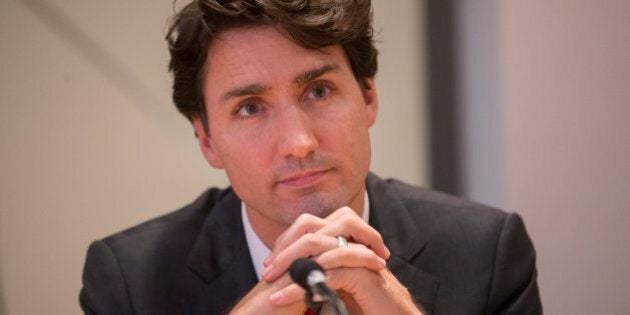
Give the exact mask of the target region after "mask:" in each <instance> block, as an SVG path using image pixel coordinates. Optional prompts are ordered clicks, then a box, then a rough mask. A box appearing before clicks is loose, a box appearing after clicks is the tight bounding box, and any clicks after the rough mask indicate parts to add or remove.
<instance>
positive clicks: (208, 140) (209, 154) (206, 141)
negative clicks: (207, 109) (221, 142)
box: [192, 117, 223, 169]
mask: <svg viewBox="0 0 630 315" xmlns="http://www.w3.org/2000/svg"><path fill="white" fill-rule="evenodd" d="M201 119H202V118H200V117H195V118H193V119H192V123H193V126H194V127H195V133H196V134H197V140H198V141H199V148H201V153H202V154H203V156H204V157H205V158H206V161H208V163H210V166H212V167H214V168H218V169H222V168H223V162H222V161H221V158H220V157H219V155H218V152H217V150H216V147H215V145H214V141H213V140H212V137H211V136H210V134H209V132H206V129H205V128H204V127H203V122H202V121H201Z"/></svg>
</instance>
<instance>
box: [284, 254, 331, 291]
mask: <svg viewBox="0 0 630 315" xmlns="http://www.w3.org/2000/svg"><path fill="white" fill-rule="evenodd" d="M314 270H319V271H321V272H324V268H322V266H320V265H319V264H318V263H316V262H314V261H313V260H311V259H308V258H298V259H296V260H294V261H293V263H292V264H291V266H290V267H289V275H290V276H291V279H293V282H295V283H297V284H298V285H299V286H301V287H302V288H304V289H306V290H309V287H308V284H307V282H306V279H307V278H308V275H309V274H310V273H311V272H312V271H314Z"/></svg>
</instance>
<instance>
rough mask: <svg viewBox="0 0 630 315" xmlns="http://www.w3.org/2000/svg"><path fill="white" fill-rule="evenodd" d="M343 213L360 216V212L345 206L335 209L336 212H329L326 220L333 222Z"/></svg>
mask: <svg viewBox="0 0 630 315" xmlns="http://www.w3.org/2000/svg"><path fill="white" fill-rule="evenodd" d="M343 215H356V216H357V217H359V214H357V213H356V212H355V211H354V210H352V208H350V207H348V206H345V207H341V208H339V209H337V210H335V212H333V213H331V214H329V215H328V216H327V217H326V218H325V219H326V221H329V222H332V221H335V220H337V219H338V218H339V217H341V216H343Z"/></svg>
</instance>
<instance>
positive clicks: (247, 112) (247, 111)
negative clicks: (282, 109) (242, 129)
mask: <svg viewBox="0 0 630 315" xmlns="http://www.w3.org/2000/svg"><path fill="white" fill-rule="evenodd" d="M259 111H260V105H258V104H256V103H253V102H247V103H244V104H242V105H241V106H239V107H238V108H237V109H236V115H238V116H241V117H249V116H253V115H256V114H257V113H258V112H259Z"/></svg>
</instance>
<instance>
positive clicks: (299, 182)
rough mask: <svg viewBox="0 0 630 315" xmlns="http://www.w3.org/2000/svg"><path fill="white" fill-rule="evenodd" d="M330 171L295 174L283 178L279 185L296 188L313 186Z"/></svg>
mask: <svg viewBox="0 0 630 315" xmlns="http://www.w3.org/2000/svg"><path fill="white" fill-rule="evenodd" d="M329 171H331V169H322V170H310V171H304V172H298V173H294V174H291V175H290V176H287V177H284V178H282V179H281V180H280V181H278V184H281V185H287V186H291V187H296V188H300V187H306V186H311V185H313V184H315V183H317V182H318V181H319V180H320V179H321V178H322V177H324V176H325V175H326V174H327V173H328V172H329Z"/></svg>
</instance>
